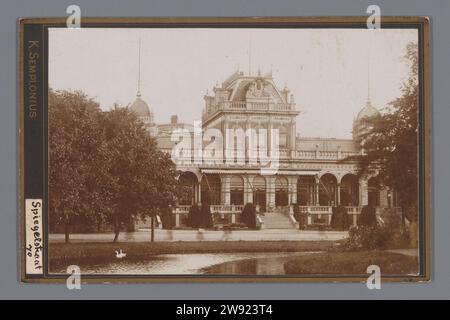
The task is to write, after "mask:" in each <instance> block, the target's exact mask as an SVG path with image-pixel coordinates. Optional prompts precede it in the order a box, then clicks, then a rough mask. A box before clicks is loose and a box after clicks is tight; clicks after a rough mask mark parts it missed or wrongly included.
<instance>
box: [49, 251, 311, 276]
mask: <svg viewBox="0 0 450 320" xmlns="http://www.w3.org/2000/svg"><path fill="white" fill-rule="evenodd" d="M310 253H311V252H300V253H298V252H296V253H292V252H272V253H267V252H264V253H217V254H162V255H157V256H154V257H152V258H149V259H145V260H138V261H136V260H130V259H127V258H125V259H123V260H117V261H114V262H107V263H95V262H92V263H85V264H82V265H80V270H81V273H82V274H93V273H95V274H97V275H98V274H133V275H139V274H142V275H148V274H158V275H180V274H181V275H183V274H184V275H186V274H223V275H227V274H228V275H238V274H244V275H249V274H254V275H280V274H281V275H282V274H284V263H285V262H286V261H287V260H289V259H292V258H293V257H295V256H299V255H305V254H310ZM52 271H53V272H54V273H66V268H65V267H59V268H56V270H52Z"/></svg>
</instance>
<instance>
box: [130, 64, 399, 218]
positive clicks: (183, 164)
mask: <svg viewBox="0 0 450 320" xmlns="http://www.w3.org/2000/svg"><path fill="white" fill-rule="evenodd" d="M204 101H205V106H204V108H203V112H202V121H201V123H199V124H197V126H196V125H189V124H184V123H180V122H178V118H177V116H172V118H171V121H170V123H167V124H155V123H154V121H153V113H152V111H151V109H150V107H149V106H148V105H147V104H146V103H145V102H144V101H143V100H142V99H141V97H140V95H139V94H138V97H137V99H136V101H135V102H134V103H133V104H132V105H131V106H130V109H131V110H133V111H134V112H135V113H136V114H138V115H139V116H140V117H141V118H142V120H143V121H144V122H145V123H146V124H147V126H148V128H149V131H150V133H151V134H152V135H154V136H155V138H156V140H157V142H158V146H159V147H160V148H161V149H162V150H164V151H165V152H168V153H170V154H171V156H172V159H173V160H174V162H175V163H176V164H177V168H178V169H179V170H180V172H181V174H180V177H179V179H180V181H182V183H183V184H185V185H186V186H189V187H190V190H191V193H190V194H189V195H188V196H186V198H184V199H180V203H179V208H178V209H175V210H178V211H177V212H185V211H186V210H187V209H188V207H189V206H190V205H192V204H194V203H202V202H207V203H209V204H210V205H212V206H214V208H215V209H217V210H218V211H220V210H223V211H226V210H228V211H229V210H231V211H232V210H239V209H240V208H241V207H242V206H243V205H244V204H246V203H249V202H250V203H254V204H256V205H257V208H258V210H259V212H265V213H270V212H281V211H283V210H287V209H288V208H290V207H291V205H292V204H298V205H300V206H301V208H303V210H305V211H307V212H319V213H330V212H331V207H332V206H335V205H343V206H347V207H349V208H350V209H351V210H353V211H355V212H356V211H359V210H360V209H359V208H361V206H363V205H367V204H371V205H374V206H377V207H393V206H395V192H394V191H393V190H389V189H388V188H385V187H382V186H380V184H379V183H378V181H377V178H376V177H370V176H365V177H361V176H358V166H357V163H356V162H355V161H354V160H349V157H352V156H356V155H359V154H361V153H362V152H364V150H362V149H361V147H360V145H359V143H358V141H359V139H358V136H359V135H360V134H361V132H363V130H364V128H366V127H365V126H366V123H365V120H366V119H367V118H368V117H373V116H377V115H379V112H378V110H377V109H376V108H374V107H373V106H372V105H371V103H370V101H369V100H368V102H367V104H366V105H365V106H364V107H363V108H362V109H361V111H360V112H359V114H358V115H357V116H356V117H355V119H354V124H353V139H324V138H306V137H300V136H299V135H298V134H297V128H296V119H297V117H299V116H301V112H300V111H299V110H298V108H297V106H296V103H295V99H294V96H293V95H292V94H291V93H290V91H289V89H288V88H287V87H284V88H282V89H281V88H279V87H278V86H277V85H276V84H275V82H274V79H273V77H272V75H271V74H266V75H261V73H260V72H258V73H257V74H256V75H245V74H244V73H243V72H239V71H236V72H235V73H233V74H232V75H231V76H230V77H229V78H228V79H226V80H225V81H224V82H223V83H222V84H221V85H216V86H215V87H214V89H213V92H212V93H211V94H206V95H205V96H204ZM174 133H175V134H174ZM197 136H199V137H200V139H199V140H198V139H197V140H196V137H197ZM196 141H197V142H196ZM198 141H200V142H198ZM186 142H188V143H186ZM212 145H214V147H215V148H211V146H212ZM181 146H183V147H181ZM196 146H197V147H198V146H199V148H196ZM198 149H199V150H198ZM227 208H228V209H227ZM230 208H231V209H230ZM183 210H184V211H183Z"/></svg>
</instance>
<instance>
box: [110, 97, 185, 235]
mask: <svg viewBox="0 0 450 320" xmlns="http://www.w3.org/2000/svg"><path fill="white" fill-rule="evenodd" d="M103 128H104V137H105V141H106V143H107V145H108V152H109V158H110V161H111V164H110V166H109V174H110V176H111V177H112V178H113V180H114V182H115V185H114V187H112V189H113V190H114V191H115V192H114V196H113V197H111V202H110V203H109V207H110V208H112V214H111V221H112V222H113V224H114V229H115V236H114V241H117V238H118V236H119V233H120V227H121V224H122V223H124V222H127V221H129V220H130V219H133V217H136V216H137V215H140V216H141V217H142V218H145V217H150V218H151V219H152V236H151V237H152V241H153V240H154V228H153V226H154V219H155V216H156V214H157V213H158V212H160V210H161V209H163V208H165V207H167V206H168V205H172V204H174V202H175V198H176V195H177V180H176V175H177V172H176V170H175V165H174V164H173V162H172V161H171V160H170V156H169V155H167V154H165V153H163V152H162V151H160V150H159V149H158V148H157V146H156V141H155V140H154V138H152V137H151V136H150V135H149V133H148V131H147V130H146V128H145V126H144V124H143V123H142V122H141V121H140V120H139V119H138V118H137V116H136V115H135V114H134V113H133V112H131V111H130V110H128V109H127V108H120V107H117V106H115V107H114V108H113V109H112V110H110V111H108V112H106V113H105V114H104V117H103Z"/></svg>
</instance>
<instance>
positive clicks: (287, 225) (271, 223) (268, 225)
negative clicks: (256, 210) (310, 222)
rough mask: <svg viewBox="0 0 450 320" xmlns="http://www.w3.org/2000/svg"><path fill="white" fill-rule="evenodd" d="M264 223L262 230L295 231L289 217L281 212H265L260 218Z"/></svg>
mask: <svg viewBox="0 0 450 320" xmlns="http://www.w3.org/2000/svg"><path fill="white" fill-rule="evenodd" d="M261 219H262V220H263V221H264V229H295V225H294V223H292V221H291V219H290V218H289V216H288V215H287V214H285V213H281V212H265V213H264V216H261Z"/></svg>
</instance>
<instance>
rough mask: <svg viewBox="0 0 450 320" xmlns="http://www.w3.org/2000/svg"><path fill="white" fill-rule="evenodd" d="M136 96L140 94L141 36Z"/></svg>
mask: <svg viewBox="0 0 450 320" xmlns="http://www.w3.org/2000/svg"><path fill="white" fill-rule="evenodd" d="M137 89H138V90H137V94H136V95H137V96H138V97H140V96H141V38H139V50H138V88H137Z"/></svg>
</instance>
